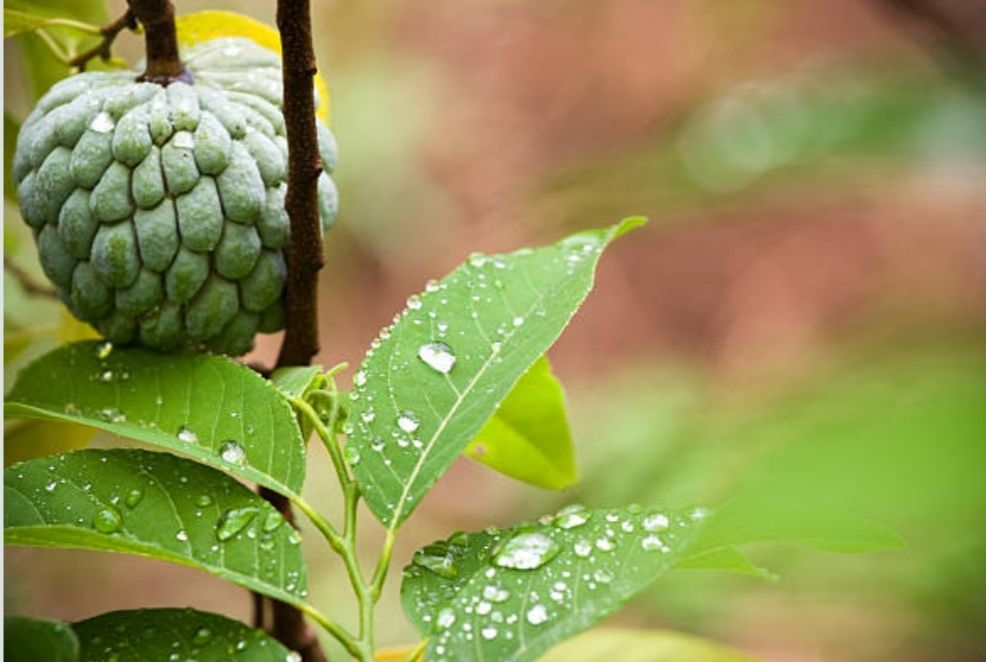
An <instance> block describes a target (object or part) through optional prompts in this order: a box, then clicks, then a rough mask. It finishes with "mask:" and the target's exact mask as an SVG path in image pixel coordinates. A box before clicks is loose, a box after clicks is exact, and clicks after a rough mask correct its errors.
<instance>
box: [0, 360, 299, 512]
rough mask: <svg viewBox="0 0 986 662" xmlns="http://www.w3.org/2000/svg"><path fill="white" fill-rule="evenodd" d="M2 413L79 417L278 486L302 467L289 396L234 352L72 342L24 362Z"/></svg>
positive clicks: (290, 486)
mask: <svg viewBox="0 0 986 662" xmlns="http://www.w3.org/2000/svg"><path fill="white" fill-rule="evenodd" d="M4 411H5V413H6V415H7V416H21V417H31V418H49V419H55V420H62V421H71V422H74V423H82V424H84V425H88V426H91V427H96V428H101V429H103V430H108V431H110V432H113V433H115V434H118V435H121V436H123V437H129V438H131V439H137V440H139V441H143V442H147V443H150V444H156V445H158V446H163V447H165V448H169V449H172V450H176V451H178V452H179V453H184V454H186V455H190V456H192V457H194V458H196V459H198V460H200V461H202V462H205V463H206V464H210V465H212V466H214V467H217V468H219V469H222V470H224V471H228V472H230V473H233V474H236V475H238V476H241V477H243V478H246V479H247V480H251V481H255V482H257V483H260V484H261V485H264V486H266V487H269V488H271V489H273V490H276V491H278V492H281V493H283V494H288V495H292V494H297V493H298V492H300V491H301V484H302V482H303V481H304V477H305V446H304V443H303V442H302V439H301V433H300V431H299V430H298V425H297V423H296V422H295V416H294V413H293V412H292V410H291V406H290V405H289V404H288V403H287V401H285V400H284V398H283V397H281V395H280V394H278V392H277V391H276V390H275V389H274V388H272V387H271V385H270V383H269V382H267V381H266V380H264V379H263V378H262V377H260V376H259V375H258V374H257V373H255V372H253V371H252V370H250V369H249V368H247V367H246V366H243V365H241V364H239V363H236V362H235V361H231V360H229V359H226V358H223V357H219V356H206V355H201V354H183V355H166V354H158V353H156V352H151V351H147V350H142V349H125V348H116V349H113V348H111V346H109V345H107V344H105V343H97V342H80V343H75V344H72V345H68V346H65V347H61V348H59V349H56V350H55V351H53V352H50V353H48V354H46V355H45V356H43V357H42V358H40V359H38V360H37V361H35V362H34V363H32V364H31V365H30V366H28V367H27V368H25V369H24V371H23V372H22V373H21V374H20V376H19V377H18V379H17V383H16V384H15V385H14V388H13V390H11V392H10V394H9V395H8V397H7V402H6V405H5V409H4Z"/></svg>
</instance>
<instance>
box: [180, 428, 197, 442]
mask: <svg viewBox="0 0 986 662" xmlns="http://www.w3.org/2000/svg"><path fill="white" fill-rule="evenodd" d="M178 441H182V442H184V443H186V444H197V443H199V436H198V435H197V434H195V432H194V431H193V430H192V429H191V428H189V427H185V426H184V425H183V426H181V427H180V428H178Z"/></svg>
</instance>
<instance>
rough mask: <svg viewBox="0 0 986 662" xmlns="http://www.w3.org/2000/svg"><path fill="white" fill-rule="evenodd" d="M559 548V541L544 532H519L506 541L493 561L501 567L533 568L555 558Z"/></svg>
mask: <svg viewBox="0 0 986 662" xmlns="http://www.w3.org/2000/svg"><path fill="white" fill-rule="evenodd" d="M558 549H559V548H558V543H556V542H555V541H554V540H552V539H551V538H549V537H548V536H546V535H544V534H543V533H539V532H536V531H534V532H527V533H519V534H517V535H515V536H514V537H513V538H511V539H510V540H508V541H507V542H506V543H504V545H503V547H501V548H500V550H499V552H497V554H496V556H495V557H494V559H493V562H494V563H495V564H496V565H498V566H500V567H501V568H514V569H516V570H533V569H535V568H540V567H541V566H542V565H544V564H545V563H547V562H548V561H550V560H551V559H553V558H554V557H555V555H556V554H557V553H558Z"/></svg>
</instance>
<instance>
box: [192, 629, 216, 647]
mask: <svg viewBox="0 0 986 662" xmlns="http://www.w3.org/2000/svg"><path fill="white" fill-rule="evenodd" d="M210 639H212V632H211V631H210V630H209V628H199V629H198V630H196V632H195V636H194V637H192V643H193V644H195V645H196V646H202V645H204V644H207V643H209V640H210Z"/></svg>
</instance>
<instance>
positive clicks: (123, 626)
mask: <svg viewBox="0 0 986 662" xmlns="http://www.w3.org/2000/svg"><path fill="white" fill-rule="evenodd" d="M72 628H73V629H74V630H75V633H76V634H77V635H78V637H79V643H80V644H81V651H82V655H81V656H80V659H81V660H83V662H86V661H88V660H115V661H116V662H147V661H148V660H157V659H160V660H162V661H163V660H202V661H203V662H205V661H207V660H237V662H285V660H288V661H290V660H293V659H295V658H294V657H292V656H291V654H290V651H288V649H287V648H285V647H284V646H283V645H282V644H281V643H280V642H279V641H277V640H276V639H274V638H273V637H270V636H268V635H266V634H264V633H263V632H262V631H261V630H255V629H253V628H250V627H247V626H246V625H244V624H243V623H240V622H239V621H234V620H231V619H228V618H226V617H224V616H219V615H218V614H210V613H207V612H202V611H196V610H194V609H135V610H131V611H114V612H110V613H107V614H100V615H99V616H96V617H94V618H90V619H87V620H85V621H80V622H78V623H75V624H74V625H73V626H72ZM154 656H157V657H154Z"/></svg>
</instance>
